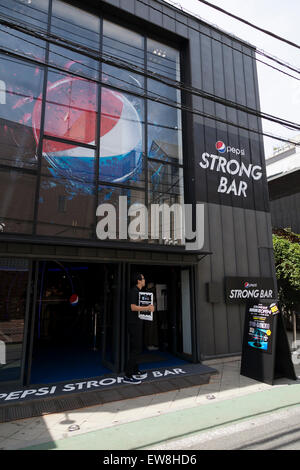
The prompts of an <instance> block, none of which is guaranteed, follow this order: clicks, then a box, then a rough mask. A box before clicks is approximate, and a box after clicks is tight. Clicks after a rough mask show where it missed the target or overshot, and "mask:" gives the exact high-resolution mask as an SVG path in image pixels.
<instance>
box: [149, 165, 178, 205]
mask: <svg viewBox="0 0 300 470" xmlns="http://www.w3.org/2000/svg"><path fill="white" fill-rule="evenodd" d="M148 170H149V171H148V175H149V190H150V193H151V194H152V196H151V198H150V201H153V200H154V199H155V198H156V196H155V195H156V194H157V193H159V194H161V195H163V194H165V195H166V197H167V199H168V196H169V195H176V196H177V195H178V196H182V195H183V170H182V168H178V167H177V166H173V165H164V164H163V163H158V162H153V161H151V160H149V163H148Z"/></svg>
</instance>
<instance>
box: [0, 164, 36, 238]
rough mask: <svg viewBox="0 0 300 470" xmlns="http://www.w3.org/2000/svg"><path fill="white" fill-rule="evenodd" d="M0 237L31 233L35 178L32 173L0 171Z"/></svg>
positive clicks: (26, 171)
mask: <svg viewBox="0 0 300 470" xmlns="http://www.w3.org/2000/svg"><path fill="white" fill-rule="evenodd" d="M0 187H1V203H0V236H1V235H2V234H5V233H32V223H33V214H34V200H35V190H36V176H35V174H33V172H32V171H29V170H24V171H12V170H9V169H2V170H0Z"/></svg>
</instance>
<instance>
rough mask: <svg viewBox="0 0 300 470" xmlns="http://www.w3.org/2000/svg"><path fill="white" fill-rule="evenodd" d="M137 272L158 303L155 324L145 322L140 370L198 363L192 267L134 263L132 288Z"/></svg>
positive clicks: (131, 277) (154, 317)
mask: <svg viewBox="0 0 300 470" xmlns="http://www.w3.org/2000/svg"><path fill="white" fill-rule="evenodd" d="M137 273H141V274H143V275H144V277H145V279H146V286H145V290H146V291H150V292H152V293H153V297H154V303H155V312H154V314H153V321H147V320H144V321H143V352H142V356H141V359H140V363H141V364H140V368H141V369H147V368H153V367H164V366H173V365H174V366H175V365H180V364H184V363H186V362H192V361H195V357H196V351H195V346H194V344H195V339H194V328H193V321H194V315H193V289H192V279H193V272H192V267H189V266H187V267H179V266H162V265H151V266H148V265H145V264H143V265H133V264H132V265H131V266H130V275H129V276H128V278H129V279H130V287H133V285H134V278H135V275H136V274H137ZM127 287H128V289H129V285H128V286H127Z"/></svg>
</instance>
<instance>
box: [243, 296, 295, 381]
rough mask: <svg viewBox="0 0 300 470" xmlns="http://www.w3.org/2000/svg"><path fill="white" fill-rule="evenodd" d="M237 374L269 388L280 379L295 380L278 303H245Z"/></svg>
mask: <svg viewBox="0 0 300 470" xmlns="http://www.w3.org/2000/svg"><path fill="white" fill-rule="evenodd" d="M240 373H241V375H244V376H246V377H250V378H252V379H255V380H258V381H260V382H265V383H268V384H270V385H273V383H274V380H275V379H278V378H281V377H286V378H289V379H292V380H297V376H296V374H295V369H294V365H293V362H292V358H291V352H290V347H289V342H288V338H287V334H286V330H285V326H284V322H283V318H282V314H281V311H280V309H279V307H278V304H277V303H274V302H267V301H261V302H259V303H255V302H248V303H247V305H246V315H245V323H244V336H243V348H242V360H241V372H240Z"/></svg>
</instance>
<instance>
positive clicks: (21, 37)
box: [0, 24, 46, 62]
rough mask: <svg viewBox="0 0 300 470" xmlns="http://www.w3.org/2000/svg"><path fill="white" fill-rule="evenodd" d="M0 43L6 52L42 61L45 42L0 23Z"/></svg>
mask: <svg viewBox="0 0 300 470" xmlns="http://www.w3.org/2000/svg"><path fill="white" fill-rule="evenodd" d="M0 44H1V47H2V48H3V49H5V50H7V51H8V52H14V53H18V54H19V55H20V56H21V57H22V56H24V57H27V58H28V59H34V60H39V61H40V62H44V60H45V50H46V42H45V41H41V40H40V39H37V38H35V37H34V36H29V35H28V34H24V33H21V32H20V31H17V30H16V29H13V28H9V27H8V26H4V25H3V24H0Z"/></svg>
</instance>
